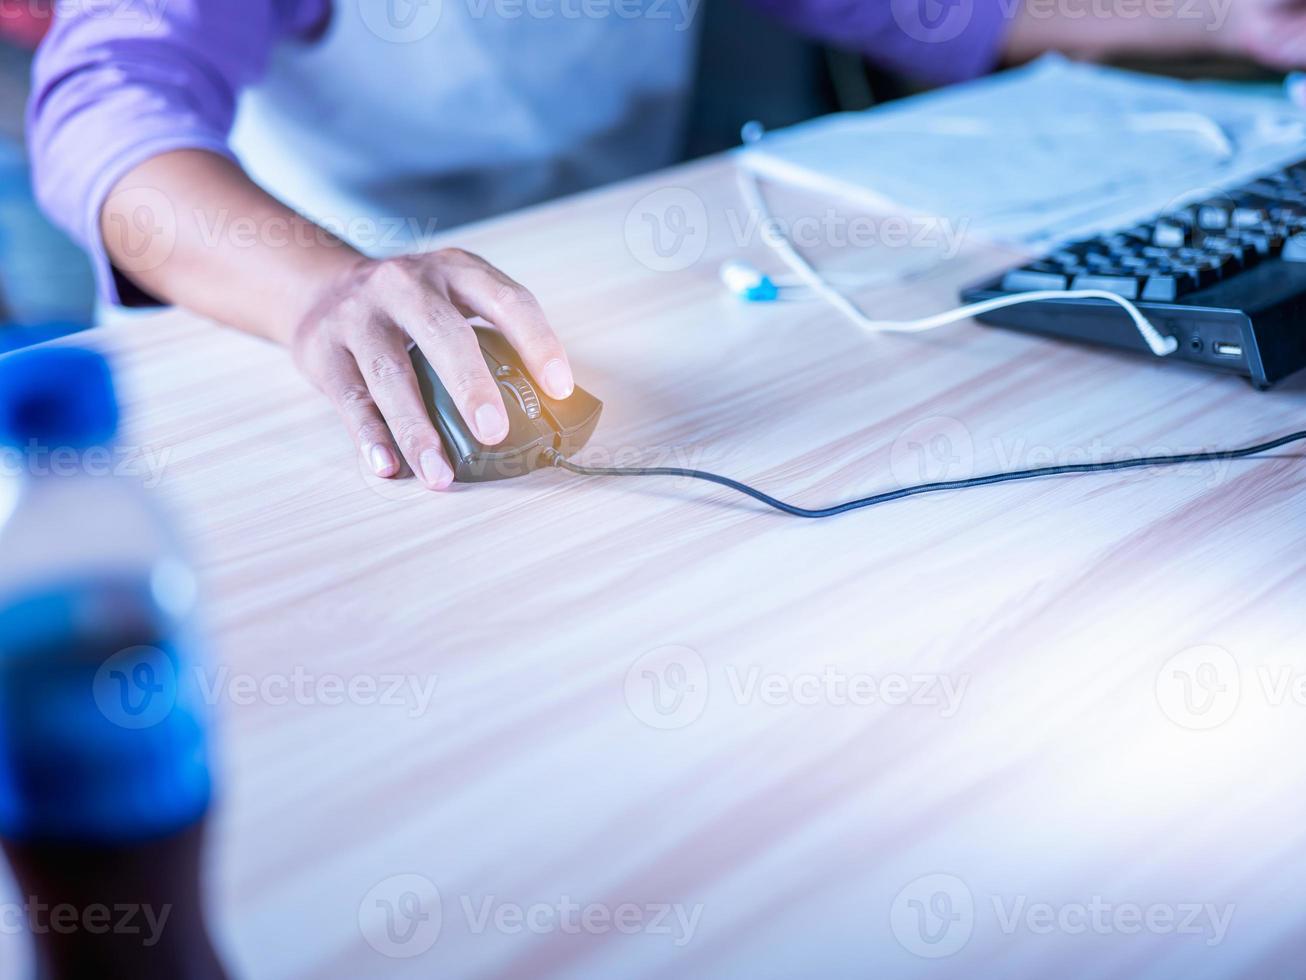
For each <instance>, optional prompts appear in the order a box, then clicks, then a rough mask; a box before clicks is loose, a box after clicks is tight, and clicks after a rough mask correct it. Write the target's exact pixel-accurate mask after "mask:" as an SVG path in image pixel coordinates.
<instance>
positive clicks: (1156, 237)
mask: <svg viewBox="0 0 1306 980" xmlns="http://www.w3.org/2000/svg"><path fill="white" fill-rule="evenodd" d="M1192 240H1193V230H1192V229H1191V228H1190V227H1188V225H1186V224H1181V223H1180V222H1177V221H1169V220H1166V221H1158V222H1157V223H1156V230H1155V231H1154V232H1152V244H1153V245H1159V246H1161V247H1162V248H1182V247H1183V246H1184V245H1187V244H1189V243H1190V242H1191V241H1192Z"/></svg>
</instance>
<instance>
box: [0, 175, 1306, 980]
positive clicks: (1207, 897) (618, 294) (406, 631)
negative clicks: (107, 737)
mask: <svg viewBox="0 0 1306 980" xmlns="http://www.w3.org/2000/svg"><path fill="white" fill-rule="evenodd" d="M650 195H652V196H650ZM775 201H776V210H777V212H778V214H779V215H780V216H781V217H782V218H785V219H786V220H791V219H795V218H803V217H807V218H811V219H812V220H813V221H816V222H817V223H819V221H820V220H821V219H822V216H824V220H826V222H827V225H826V227H835V228H837V227H838V226H839V222H840V221H842V220H844V219H843V218H839V219H838V220H835V221H834V222H833V223H831V221H830V217H829V216H830V215H831V214H832V213H833V212H830V210H829V202H827V201H812V200H804V199H803V198H801V197H797V196H791V195H783V194H778V193H777V194H776V197H775ZM650 214H651V215H652V216H653V218H654V219H656V218H658V217H659V216H661V217H662V218H663V219H665V220H663V222H662V226H661V227H660V228H659V227H655V226H656V224H657V222H656V221H651V220H650V219H649V218H648V217H646V215H650ZM682 219H684V220H682ZM845 227H851V226H845ZM705 228H706V229H708V233H707V234H706V235H704V234H703V230H704V229H705ZM655 233H661V234H663V235H664V236H666V237H664V238H662V239H660V240H657V241H654V240H653V239H652V238H651V237H650V236H651V235H653V234H655ZM823 234H824V237H825V239H826V242H825V247H817V248H816V249H815V252H816V254H817V256H818V258H820V259H821V260H822V261H823V262H828V263H829V264H830V265H831V266H832V267H834V268H837V269H839V270H840V271H842V272H843V273H845V274H860V275H866V274H871V275H876V276H880V275H883V274H884V270H886V269H894V268H899V269H902V268H908V269H915V270H916V278H915V279H914V280H913V281H911V282H906V283H904V282H894V283H891V284H887V285H885V284H881V285H880V286H878V287H874V288H868V289H864V290H863V291H862V292H861V296H862V298H863V300H864V301H865V303H866V305H867V306H868V307H869V308H871V309H873V310H874V311H875V312H876V313H877V314H881V315H884V316H894V315H900V314H901V315H907V314H918V313H924V312H927V311H933V310H936V309H938V308H940V307H943V306H947V305H952V303H953V301H954V298H955V294H956V290H957V287H958V286H959V285H960V284H961V283H963V282H965V281H969V280H972V279H976V278H978V277H979V276H981V275H982V274H984V273H986V272H988V271H989V270H991V269H994V268H996V267H999V266H1001V265H1003V264H1005V263H1006V262H1008V261H1009V259H1010V256H1005V255H1002V254H999V253H997V252H995V251H993V250H991V249H984V248H981V247H979V246H973V247H972V246H968V247H967V248H965V249H963V250H962V252H961V254H960V255H959V256H958V257H956V258H954V259H952V260H951V261H949V262H947V263H946V264H944V265H942V266H939V267H937V268H935V269H933V271H926V272H921V271H920V267H921V266H922V264H923V263H922V258H929V257H930V256H929V255H928V254H927V253H925V251H924V250H923V249H921V248H916V247H902V246H894V245H890V244H885V243H884V242H883V241H881V242H879V243H877V244H869V245H858V246H856V247H852V246H842V247H841V246H840V245H839V236H838V234H837V233H836V232H828V233H823ZM677 236H678V237H677ZM456 237H457V240H458V242H459V243H460V244H463V245H465V246H466V247H469V248H472V249H474V250H477V251H480V252H482V253H483V254H485V255H486V256H487V257H488V258H489V259H491V260H492V261H494V262H496V263H497V264H499V265H501V266H502V267H503V268H505V269H507V270H509V271H510V272H511V273H512V274H513V275H514V276H516V277H517V278H519V279H520V280H522V281H524V282H526V283H528V284H529V285H531V287H532V288H533V289H534V290H535V291H536V292H537V293H538V294H539V295H540V297H541V298H542V300H543V301H544V303H545V306H546V308H547V309H548V310H549V311H550V312H551V315H552V317H553V319H554V322H555V324H556V326H557V327H558V329H559V331H560V332H561V334H562V335H563V337H564V338H565V340H566V341H567V343H568V345H569V350H570V351H571V354H572V357H573V360H574V364H575V369H576V375H577V377H578V378H579V379H581V382H582V383H583V384H585V385H586V386H587V387H588V388H590V389H591V390H592V391H594V392H595V393H596V394H598V395H599V396H600V397H601V398H603V399H604V401H605V402H606V409H605V413H604V417H603V420H602V422H601V424H600V427H599V430H598V433H597V435H596V437H595V441H594V446H593V449H592V451H591V453H590V455H588V456H587V457H586V458H587V459H590V460H600V459H613V458H619V459H621V460H632V459H635V458H638V459H641V460H652V459H661V460H676V461H679V462H688V463H693V464H695V465H700V466H703V467H707V468H711V469H715V470H718V471H721V472H725V473H729V474H733V475H736V476H740V477H744V478H747V479H749V480H751V481H753V482H755V483H757V484H758V485H760V486H762V487H765V488H767V489H769V490H770V491H772V492H775V493H777V494H780V495H782V496H785V497H789V498H792V499H794V500H798V501H805V502H828V501H833V500H837V499H842V498H845V497H849V496H854V495H860V494H862V493H865V492H869V491H872V490H877V489H883V488H887V487H893V486H897V485H899V484H901V483H903V482H915V481H916V480H918V479H919V478H921V477H925V478H934V477H939V476H943V475H948V476H960V475H964V474H966V473H981V472H987V471H991V470H997V469H1005V468H1012V467H1016V466H1023V465H1039V464H1045V463H1050V462H1054V461H1064V460H1074V459H1083V458H1097V457H1103V458H1104V457H1109V456H1117V455H1125V454H1130V453H1137V452H1153V451H1165V450H1171V451H1176V450H1181V449H1189V448H1196V447H1219V446H1231V445H1235V444H1243V443H1248V442H1252V441H1257V440H1258V439H1260V438H1262V437H1269V436H1273V435H1277V434H1280V433H1282V432H1285V431H1289V430H1290V429H1293V428H1300V427H1301V422H1302V418H1303V417H1304V413H1303V409H1306V383H1303V381H1302V380H1301V379H1297V380H1295V381H1292V382H1289V383H1288V384H1286V385H1285V386H1283V387H1282V388H1280V389H1277V390H1275V391H1273V392H1271V393H1268V394H1258V393H1256V392H1254V391H1253V390H1252V389H1251V388H1250V387H1249V386H1248V385H1247V384H1246V383H1244V382H1243V381H1241V380H1238V379H1235V378H1231V377H1221V376H1215V375H1211V374H1206V373H1202V372H1199V371H1197V370H1195V369H1190V368H1186V367H1184V366H1179V365H1161V364H1158V363H1155V362H1152V361H1149V360H1146V359H1142V358H1137V357H1132V356H1127V355H1121V354H1115V353H1111V352H1106V351H1098V350H1088V349H1081V348H1076V347H1073V346H1069V345H1066V344H1061V343H1054V342H1048V341H1042V340H1038V339H1035V338H1031V337H1029V336H1024V335H1020V334H1015V333H1009V332H1006V331H999V330H990V329H987V328H983V327H979V326H976V325H974V324H972V323H963V324H958V325H955V326H952V327H949V328H945V329H942V330H939V331H937V332H935V333H932V334H929V335H921V336H886V337H880V338H868V337H866V336H863V335H860V334H859V333H858V332H857V331H856V330H855V328H853V327H851V326H849V325H848V324H847V323H845V322H843V321H842V320H840V319H839V318H838V317H836V316H834V315H832V314H831V313H830V312H829V310H828V309H826V308H825V307H823V306H821V305H816V304H809V303H786V304H777V305H774V306H769V307H747V306H744V305H742V304H739V303H737V302H735V301H734V300H733V299H731V298H730V297H728V296H726V295H724V294H723V291H722V290H721V288H720V287H719V285H718V283H717V278H716V268H717V265H718V264H719V262H720V261H721V260H722V259H723V258H725V257H727V256H731V255H740V254H742V255H746V256H748V257H750V258H752V259H753V260H755V261H756V262H757V263H758V264H759V265H761V266H763V267H764V268H768V269H776V266H775V262H774V259H773V258H772V257H771V256H770V254H769V253H768V252H767V249H766V246H765V244H764V243H763V242H762V240H761V238H760V237H759V234H758V231H757V229H756V228H755V227H750V220H749V217H748V216H747V215H743V214H742V212H741V210H740V205H739V204H738V203H737V197H736V195H735V193H734V189H733V185H732V183H731V178H730V174H729V171H728V169H727V167H726V166H725V165H724V164H723V163H722V162H721V161H708V162H706V163H701V164H697V165H692V166H688V167H684V168H680V169H676V170H672V171H667V172H665V173H662V174H659V175H655V176H653V177H650V178H647V179H644V180H640V181H637V182H632V183H628V184H625V185H622V186H619V187H616V188H612V189H607V190H604V191H600V192H596V193H592V194H588V195H584V196H581V197H579V198H574V199H571V200H568V201H564V202H560V203H557V204H553V205H549V206H545V207H542V208H539V209H536V210H533V211H531V212H528V213H524V214H521V215H516V216H512V217H508V218H505V219H501V220H497V221H494V222H490V223H487V224H484V225H480V226H477V227H474V228H471V229H466V230H463V231H460V232H459V233H458V234H457V236H456ZM865 237H866V236H863V238H865ZM871 237H874V236H871ZM676 246H679V248H678V249H677V247H676ZM700 252H701V253H702V254H701V255H700V254H699V253H700ZM776 271H779V270H776ZM85 340H86V341H87V342H90V343H93V344H95V345H97V346H99V347H101V348H103V349H105V350H106V351H108V352H110V353H111V354H112V355H113V356H114V359H115V361H116V363H117V366H118V369H119V372H120V376H121V388H122V391H123V393H124V397H125V402H126V406H125V409H126V439H125V443H126V445H127V446H128V447H129V448H130V449H131V450H132V451H134V452H137V453H140V454H142V455H141V459H142V460H146V459H151V460H153V461H154V463H153V464H151V465H155V464H159V463H162V469H161V477H160V479H159V480H158V491H159V493H160V494H161V495H162V496H163V497H164V498H165V499H166V500H167V502H168V503H170V504H171V505H172V507H173V508H174V510H175V512H176V513H177V515H178V517H179V519H180V520H181V522H182V523H183V524H184V525H185V527H186V528H187V529H188V532H189V534H190V539H191V541H192V543H193V550H194V554H195V556H196V560H197V563H198V565H199V567H200V569H201V571H202V576H203V586H204V594H205V598H206V609H207V619H208V622H209V625H210V631H211V635H212V638H213V647H214V649H213V656H212V663H211V664H210V667H209V671H208V674H209V677H210V678H211V679H212V681H213V683H212V687H211V690H212V691H213V692H214V693H213V695H212V697H213V699H214V700H215V702H216V704H217V707H218V710H219V711H220V713H221V716H222V722H223V724H222V729H221V733H222V752H223V763H224V765H223V773H222V777H223V793H222V797H223V798H222V803H221V808H220V811H219V814H218V816H217V819H216V824H215V828H214V833H213V839H212V848H211V852H212V853H211V861H210V863H211V865H212V866H213V868H214V872H213V880H212V886H213V890H214V894H215V907H216V911H215V919H216V922H217V925H218V928H219V931H220V933H221V935H222V939H223V942H224V944H225V946H226V947H227V949H228V950H229V953H230V957H231V960H232V963H233V965H234V967H235V969H236V972H237V973H239V974H240V975H242V976H249V977H261V978H325V977H364V976H411V977H432V976H440V977H460V978H461V977H485V978H490V977H496V978H503V977H532V978H538V977H596V978H612V977H623V978H624V977H641V978H643V977H648V978H652V977H667V978H682V977H748V978H766V977H799V976H802V977H823V978H829V977H859V978H865V977H870V976H877V977H878V976H884V977H890V976H891V977H915V976H922V977H924V976H929V977H936V976H958V977H963V976H965V977H971V976H998V975H1002V976H1007V977H1014V976H1031V977H1044V976H1048V975H1052V973H1053V972H1054V969H1053V968H1054V967H1055V974H1056V975H1058V976H1085V977H1087V976H1094V977H1099V976H1116V975H1131V976H1143V975H1148V976H1183V977H1205V976H1212V977H1213V976H1230V975H1233V974H1234V973H1235V972H1258V973H1260V974H1261V975H1267V976H1268V975H1275V974H1276V973H1278V974H1280V975H1282V974H1283V973H1285V972H1287V971H1288V969H1289V968H1288V967H1287V966H1286V964H1287V962H1289V957H1291V956H1293V955H1294V953H1299V952H1300V939H1299V938H1297V939H1294V936H1293V934H1294V933H1296V934H1297V937H1300V934H1301V929H1302V927H1303V925H1306V911H1304V910H1306V902H1303V901H1302V899H1303V898H1306V895H1304V894H1303V892H1306V887H1304V886H1303V885H1302V881H1303V880H1306V849H1303V847H1302V846H1301V843H1302V840H1301V838H1302V837H1303V833H1304V832H1303V831H1302V830H1301V827H1300V820H1299V819H1297V814H1299V812H1300V804H1301V802H1302V791H1301V788H1300V787H1301V785H1302V778H1303V776H1306V760H1304V759H1303V755H1302V753H1301V751H1300V737H1301V732H1302V729H1303V727H1304V725H1303V722H1306V690H1304V688H1306V683H1303V682H1302V677H1303V676H1306V673H1304V672H1306V663H1304V662H1303V658H1302V652H1303V646H1302V617H1303V608H1304V603H1303V598H1304V593H1306V467H1303V466H1302V456H1301V451H1300V450H1292V451H1283V452H1281V453H1279V454H1277V455H1275V456H1273V457H1271V458H1265V459H1259V460H1250V461H1245V462H1239V463H1234V464H1222V465H1218V466H1216V465H1208V466H1193V467H1187V468H1183V469H1176V470H1168V471H1165V472H1155V473H1140V472H1132V473H1123V474H1114V475H1111V474H1108V475H1102V476H1091V477H1080V478H1074V479H1060V480H1049V481H1041V482H1037V483H1026V484H1017V485H1011V486H1001V487H993V488H987V489H982V490H974V491H970V492H967V493H962V494H953V495H946V496H935V497H929V498H922V499H917V500H911V501H906V502H900V503H896V504H891V505H888V506H885V507H883V508H879V509H875V510H872V511H868V512H863V513H860V514H857V515H852V516H848V517H845V518H841V519H838V520H834V521H830V522H821V523H811V522H804V521H799V520H795V519H790V518H786V517H783V516H780V515H777V514H774V513H770V512H766V511H763V510H760V509H759V508H758V507H757V506H755V505H752V504H751V503H749V502H747V501H745V500H744V499H742V498H736V497H733V496H730V495H728V494H726V493H725V492H724V491H717V490H716V489H714V488H711V487H707V486H704V485H701V484H685V483H679V482H677V481H674V480H671V481H662V482H655V481H648V482H638V481H612V480H610V481H602V480H590V479H584V478H580V477H574V476H571V475H568V474H565V473H561V472H547V473H538V474H534V475H532V476H530V477H529V478H526V479H521V480H517V481H511V482H507V483H503V484H498V485H485V486H477V487H472V488H460V489H458V490H457V491H456V492H453V493H450V494H446V495H436V494H429V493H426V492H424V491H421V490H420V489H419V488H417V487H416V486H415V484H413V483H412V482H411V481H408V482H400V483H385V482H382V481H377V480H375V479H372V478H370V477H369V476H368V475H367V474H366V473H365V472H364V471H363V469H361V468H360V466H359V465H358V462H357V460H356V458H355V455H354V453H353V452H352V450H351V448H350V444H349V441H348V439H347V437H346V434H345V432H344V431H343V430H342V429H341V427H340V425H339V424H338V422H337V421H336V419H335V417H334V415H333V413H332V410H331V409H330V407H329V406H328V405H327V403H326V402H325V401H324V400H323V399H321V398H320V397H319V396H318V395H317V394H316V393H315V392H314V391H312V390H311V389H310V388H309V386H308V385H307V384H306V383H305V382H304V381H302V380H301V379H300V378H299V377H298V376H297V375H296V374H295V373H294V371H293V369H292V368H291V366H290V363H289V361H288V359H287V358H286V357H285V355H284V354H283V353H282V352H281V351H280V350H277V349H275V348H273V347H270V346H267V345H265V344H263V343H261V342H258V341H255V340H252V339H249V338H247V337H244V336H241V335H238V334H236V333H234V332H232V331H228V330H224V329H220V328H218V327H216V326H214V325H211V324H208V323H205V322H202V321H200V320H198V319H196V318H195V317H192V316H188V315H185V314H182V313H176V312H173V313H165V314H159V315H157V316H152V317H148V318H145V319H142V320H140V321H138V322H135V323H131V324H127V325H118V326H113V327H108V328H102V329H100V330H97V331H95V332H93V333H91V334H88V335H85ZM341 686H344V688H345V694H344V696H343V697H342V696H341V690H340V688H341ZM341 701H343V703H339V702H341ZM1216 723H1218V724H1216ZM1212 725H1214V726H1215V727H1211V726H1212ZM437 893H438V899H437V898H436V895H437ZM1229 916H1231V917H1229ZM18 942H19V941H18V940H16V939H15V938H14V937H12V936H10V935H4V936H0V944H3V949H4V953H3V957H4V959H6V960H8V961H10V962H12V961H13V959H14V958H15V957H17V956H21V953H19V952H17V946H18ZM945 954H946V955H945ZM1293 962H1296V961H1295V960H1293ZM1276 967H1277V968H1276Z"/></svg>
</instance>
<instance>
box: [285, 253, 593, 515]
mask: <svg viewBox="0 0 1306 980" xmlns="http://www.w3.org/2000/svg"><path fill="white" fill-rule="evenodd" d="M469 316H480V317H482V318H483V319H485V320H487V321H489V322H490V323H491V324H493V325H494V326H495V327H497V328H498V329H499V330H501V331H502V332H503V334H504V335H505V336H506V337H507V338H508V340H509V342H510V343H511V344H512V345H513V346H514V347H515V348H516V349H517V352H518V353H519V354H520V355H521V357H522V361H523V362H524V363H525V365H526V367H527V369H528V370H529V371H530V372H531V374H532V375H533V376H534V377H535V379H536V380H537V381H538V382H539V383H540V384H541V386H542V387H543V388H544V391H545V392H546V393H547V394H548V395H549V396H550V397H553V398H559V399H561V398H566V397H567V396H569V395H570V394H571V392H572V389H573V387H574V386H575V383H574V381H573V379H572V374H571V367H570V366H569V365H568V363H567V355H566V353H565V351H563V349H562V344H561V343H560V342H559V340H558V338H557V336H556V335H555V334H554V332H553V329H552V328H551V327H550V326H549V323H548V320H547V319H546V318H545V316H544V311H543V310H541V309H540V305H539V302H538V301H537V300H536V299H535V297H534V296H532V295H531V293H530V292H529V291H528V290H527V289H526V288H525V287H523V286H522V285H520V284H519V283H517V282H515V281H514V280H512V279H510V278H509V277H508V276H507V275H505V274H504V273H502V272H500V271H499V270H498V269H496V268H495V267H494V266H492V265H490V263H488V262H486V261H485V260H484V259H482V258H481V257H480V256H478V255H473V254H471V253H470V252H465V251H463V250H462V249H456V248H447V249H441V250H440V251H437V252H427V253H421V254H417V255H406V256H402V257H399V258H393V259H385V260H376V259H366V258H360V259H359V260H358V261H357V262H354V263H352V264H351V265H349V266H348V267H347V268H346V269H345V270H344V272H343V274H338V275H336V276H335V277H334V278H333V279H332V280H331V281H330V282H328V283H327V284H326V285H325V286H324V288H323V289H322V292H321V294H320V296H319V297H318V299H317V301H316V302H315V303H314V304H313V306H312V307H311V309H310V310H309V312H308V313H307V315H305V317H304V318H303V320H302V321H301V322H300V324H299V325H298V327H297V328H296V329H295V331H294V334H293V336H292V337H291V341H290V347H291V351H292V353H293V355H294V358H295V363H296V364H297V365H298V366H299V368H300V370H301V371H303V372H304V374H305V375H307V376H308V378H309V379H310V380H311V381H313V383H314V384H316V385H317V387H318V388H320V389H321V390H322V391H323V392H324V393H325V394H326V395H327V397H328V398H330V399H331V401H332V402H333V403H334V404H335V406H336V409H337V411H338V412H339V413H340V416H341V418H342V419H343V420H344V423H345V425H346V426H347V427H348V428H349V431H350V433H351V435H352V436H353V438H354V441H355V443H356V444H357V446H358V451H359V452H360V453H361V454H362V455H363V458H364V459H365V460H366V461H367V464H368V466H369V467H370V468H371V469H372V471H373V472H375V473H376V474H377V475H378V476H381V477H393V476H397V475H398V474H399V472H400V464H399V456H398V455H396V447H397V449H398V451H399V452H400V453H402V456H403V459H404V460H406V461H407V463H408V466H409V468H410V469H411V470H412V471H413V473H414V474H415V475H416V476H417V477H418V478H419V479H420V480H421V481H422V482H423V483H424V484H426V486H428V487H430V488H431V489H432V490H443V489H445V488H446V487H448V486H449V484H450V483H452V482H453V476H454V474H453V468H452V467H451V466H450V464H449V459H448V457H447V455H446V454H445V451H444V447H443V446H442V445H441V443H440V437H439V435H438V434H437V433H436V431H435V426H434V425H433V424H432V422H431V418H430V415H429V413H428V412H427V409H426V406H425V404H424V403H423V401H422V396H421V393H420V391H419V389H418V386H417V376H416V375H415V374H414V372H413V368H412V364H411V363H410V361H409V357H408V351H407V348H408V345H409V341H410V339H411V340H412V341H416V343H417V346H418V347H419V348H420V349H421V352H422V353H423V354H424V355H425V356H426V358H427V359H428V360H429V361H430V362H431V365H432V366H433V367H434V368H435V371H436V373H437V374H438V375H439V376H440V379H441V381H443V382H444V384H445V387H446V388H448V390H449V393H450V395H451V396H452V397H453V401H454V404H455V405H457V407H458V411H459V412H460V413H461V414H462V417H463V419H464V420H465V421H466V422H467V424H468V425H469V426H470V427H471V429H472V431H473V432H474V433H476V436H477V438H478V439H480V441H481V442H483V443H485V444H486V445H494V444H496V443H498V442H501V441H502V440H503V438H504V437H505V436H506V435H507V434H508V414H507V411H506V410H505V408H504V403H503V396H502V394H501V393H500V391H499V388H498V385H497V384H495V382H494V380H493V379H492V378H491V376H490V372H489V369H488V368H486V366H485V359H484V358H483V356H482V355H481V348H480V345H479V344H478V343H477V340H476V335H475V334H474V333H473V331H472V328H471V326H470V324H468V322H467V317H469Z"/></svg>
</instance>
